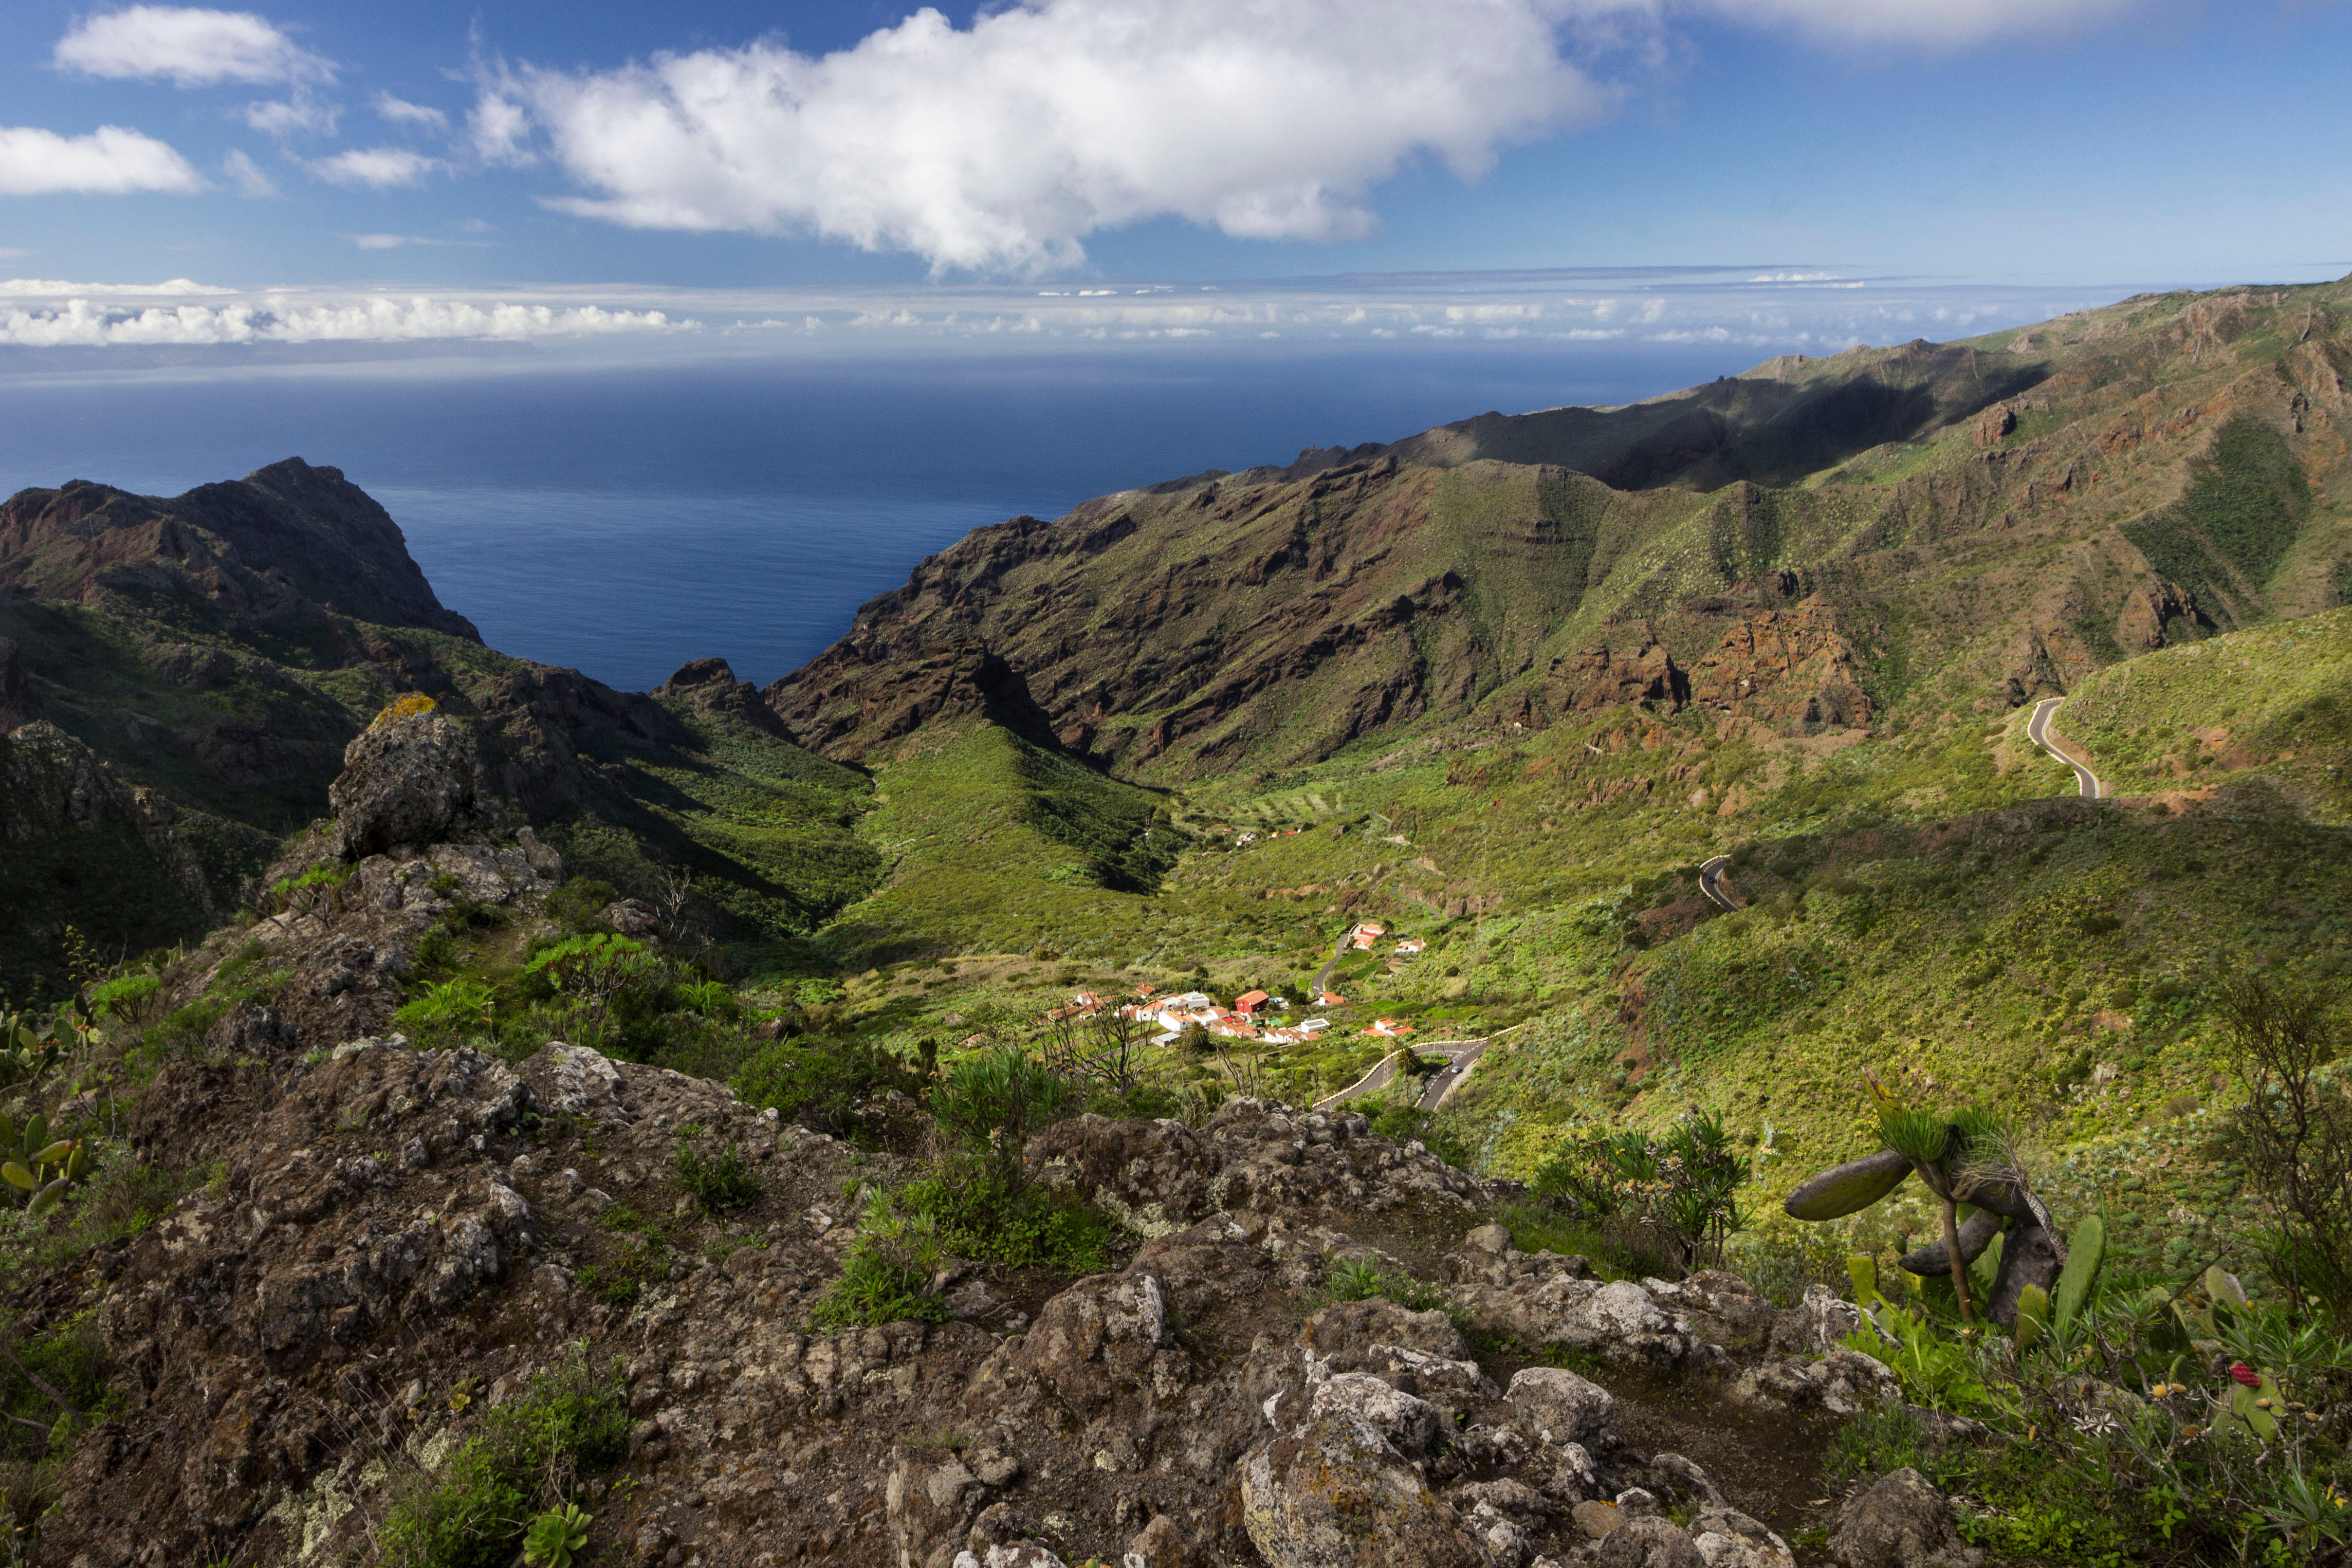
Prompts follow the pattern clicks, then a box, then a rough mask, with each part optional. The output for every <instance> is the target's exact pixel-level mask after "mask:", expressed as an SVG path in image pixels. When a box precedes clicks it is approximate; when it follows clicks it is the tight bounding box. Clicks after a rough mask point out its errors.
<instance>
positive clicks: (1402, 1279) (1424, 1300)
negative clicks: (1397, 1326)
mask: <svg viewBox="0 0 2352 1568" xmlns="http://www.w3.org/2000/svg"><path fill="white" fill-rule="evenodd" d="M1374 1296H1383V1297H1386V1298H1387V1299H1388V1300H1390V1301H1394V1302H1395V1303H1396V1304H1397V1305H1398V1306H1400V1307H1402V1308H1404V1309H1405V1310H1406V1311H1407V1312H1451V1311H1452V1309H1451V1308H1449V1307H1448V1306H1447V1305H1446V1301H1445V1287H1444V1286H1443V1285H1436V1284H1432V1283H1431V1282H1430V1281H1427V1280H1423V1279H1421V1278H1419V1277H1417V1276H1415V1275H1412V1274H1409V1273H1406V1272H1404V1271H1403V1270H1396V1269H1384V1268H1382V1267H1381V1265H1380V1264H1379V1263H1377V1262H1375V1261H1374V1260H1371V1259H1369V1258H1353V1259H1341V1260H1339V1261H1337V1262H1335V1263H1333V1264H1332V1265H1331V1270H1330V1272H1329V1273H1328V1274H1327V1275H1326V1276H1325V1277H1324V1281H1323V1299H1324V1300H1326V1301H1370V1300H1371V1299H1372V1298H1373V1297H1374Z"/></svg>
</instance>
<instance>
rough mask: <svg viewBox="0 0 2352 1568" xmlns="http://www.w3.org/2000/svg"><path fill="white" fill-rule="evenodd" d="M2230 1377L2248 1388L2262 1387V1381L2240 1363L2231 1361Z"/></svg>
mask: <svg viewBox="0 0 2352 1568" xmlns="http://www.w3.org/2000/svg"><path fill="white" fill-rule="evenodd" d="M2230 1375H2231V1376H2232V1377H2234V1378H2236V1379H2237V1380H2238V1381H2239V1382H2241V1383H2242V1384H2244V1385H2246V1386H2247V1387H2249V1388H2260V1387H2261V1386H2262V1385H2263V1380H2262V1379H2261V1378H2260V1377H2257V1376H2255V1375H2254V1374H2253V1372H2252V1370H2251V1369H2250V1368H2248V1366H2247V1365H2246V1364H2245V1363H2244V1362H2242V1361H2233V1362H2231V1364H2230Z"/></svg>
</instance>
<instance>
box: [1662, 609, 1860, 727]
mask: <svg viewBox="0 0 2352 1568" xmlns="http://www.w3.org/2000/svg"><path fill="white" fill-rule="evenodd" d="M1690 694H1691V701H1692V702H1694V703H1696V704H1698V705H1699V706H1703V707H1709V708H1713V709H1715V710H1716V711H1717V712H1719V713H1728V714H1738V715H1741V716H1746V717H1748V718H1753V719H1757V720H1759V721H1760V722H1762V723H1764V724H1767V725H1769V726H1771V727H1774V728H1778V729H1781V730H1785V731H1786V732H1787V733H1789V734H1791V735H1817V734H1819V733H1821V732H1822V731H1823V730H1826V729H1843V728H1851V727H1855V726H1858V725H1864V724H1867V723H1869V722H1870V716H1871V715H1872V713H1873V712H1874V711H1875V705H1874V703H1873V702H1872V701H1871V699H1870V695H1869V693H1868V692H1866V691H1864V689H1863V685H1862V681H1861V670H1860V668H1859V665H1858V664H1857V661H1856V659H1855V656H1854V652H1853V645H1852V644H1851V643H1848V642H1847V641H1846V640H1845V638H1844V637H1843V635H1841V634H1840V633H1839V632H1838V629H1837V613H1836V612H1835V611H1834V610H1832V608H1831V607H1830V606H1828V605H1826V604H1821V603H1816V602H1811V601H1808V602H1806V603H1801V604H1799V605H1797V606H1796V607H1795V608H1794V609H1792V610H1786V611H1781V610H1765V611H1759V612H1757V613H1755V614H1753V615H1750V616H1748V617H1747V618H1746V619H1744V620H1742V621H1740V622H1738V623H1737V624H1735V625H1733V626H1731V627H1730V628H1729V629H1728V630H1727V631H1726V632H1724V633H1723V641H1722V643H1720V644H1719V645H1718V646H1717V648H1716V650H1715V651H1714V652H1713V653H1708V654H1706V655H1705V656H1704V657H1702V658H1701V659H1699V660H1698V662H1697V663H1696V664H1694V665H1693V666H1692V667H1691V672H1690Z"/></svg>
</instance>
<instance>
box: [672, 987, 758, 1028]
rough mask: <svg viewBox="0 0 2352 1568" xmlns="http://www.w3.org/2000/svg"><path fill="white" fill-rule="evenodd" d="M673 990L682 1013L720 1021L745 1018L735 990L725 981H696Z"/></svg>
mask: <svg viewBox="0 0 2352 1568" xmlns="http://www.w3.org/2000/svg"><path fill="white" fill-rule="evenodd" d="M673 990H674V991H675V994H676V996H677V1009H678V1011H680V1012H688V1013H695V1014H698V1015H699V1016H701V1017H703V1018H707V1019H739V1018H741V1017H742V1016H743V1004H742V1003H741V1002H740V1000H738V999H737V998H736V996H735V990H734V988H733V987H731V986H730V985H728V983H727V982H726V981H724V980H695V981H692V982H689V983H688V984H685V985H680V986H677V987H675V988H673Z"/></svg>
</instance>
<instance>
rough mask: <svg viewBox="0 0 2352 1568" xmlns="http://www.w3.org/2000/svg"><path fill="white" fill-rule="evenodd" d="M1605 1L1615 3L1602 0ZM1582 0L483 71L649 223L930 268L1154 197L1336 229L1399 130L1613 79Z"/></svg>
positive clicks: (1220, 220)
mask: <svg viewBox="0 0 2352 1568" xmlns="http://www.w3.org/2000/svg"><path fill="white" fill-rule="evenodd" d="M1603 8H1604V9H1609V8H1612V7H1603ZM1590 9H1592V7H1591V6H1590V5H1586V4H1584V3H1583V0H1028V3H1026V4H1024V5H1018V6H1015V7H1012V8H1007V9H1002V10H996V11H992V12H984V13H983V14H982V16H979V17H978V18H977V19H976V20H975V21H974V22H973V23H972V24H971V26H969V27H965V28H959V27H956V26H953V25H952V24H950V22H949V20H948V19H947V18H946V17H945V16H941V15H940V13H939V12H938V11H936V10H931V9H928V8H927V9H924V10H921V11H919V12H917V13H916V14H915V15H914V16H910V17H908V18H907V19H906V20H905V21H904V22H901V23H899V24H898V26H893V27H888V28H885V29H882V30H880V31H877V32H876V33H874V34H872V35H870V36H868V37H866V38H865V39H864V40H863V41H861V42H860V43H858V44H857V45H856V47H852V48H849V49H845V50H842V51H840V52H838V53H835V54H831V55H826V56H824V57H812V56H809V55H804V54H800V53H797V52H795V51H793V50H791V49H789V48H785V47H781V46H779V45H776V44H773V43H768V42H760V43H753V44H750V45H747V46H745V47H741V48H734V49H703V50H698V51H696V52H694V53H691V54H680V55H661V56H656V57H655V58H654V59H653V60H652V61H650V62H649V63H646V64H641V65H632V66H629V67H626V68H621V69H617V70H610V71H588V72H568V71H558V70H545V69H536V68H529V67H525V68H520V69H519V70H514V71H509V72H501V73H500V74H499V76H498V77H497V78H496V79H495V80H493V81H491V82H489V83H488V84H487V85H486V87H485V89H484V92H483V95H482V99H481V101H480V103H479V105H478V108H477V110H476V112H475V115H474V119H473V127H472V129H473V140H474V142H475V145H476V147H477V150H478V152H480V153H481V154H482V155H483V156H484V157H485V158H488V159H499V160H506V161H514V160H517V159H520V157H522V156H525V155H526V151H525V149H526V143H525V140H524V132H525V129H526V120H527V121H528V124H530V125H533V126H535V127H536V129H537V131H539V132H540V133H541V135H543V138H544V146H545V148H546V151H547V153H548V155H549V156H550V157H551V159H552V161H553V162H555V163H556V164H557V165H558V166H559V167H560V168H561V169H562V171H563V172H565V173H566V174H568V175H569V176H570V177H571V178H572V179H573V180H574V181H576V182H578V183H580V184H581V185H583V186H584V187H585V188H586V189H587V190H588V191H589V192H590V194H586V195H582V196H578V197H572V198H567V199H564V200H562V201H561V202H559V203H558V205H559V206H560V207H561V208H562V210H565V211H569V212H572V213H575V214H580V215H583V216H587V217H593V218H601V219H604V220H608V221H610V222H613V223H617V224H624V225H631V226H635V227H641V228H671V229H703V230H709V229H731V230H745V231H750V232H753V233H768V234H787V233H814V234H819V235H827V236H830V237H834V238H838V239H843V240H846V241H849V242H850V243H852V244H855V245H857V246H864V247H866V248H869V249H877V250H882V249H888V250H908V251H913V252H915V253H916V254H918V255H920V256H926V257H928V258H929V260H930V261H931V263H932V265H933V266H934V267H935V268H938V269H948V268H974V269H988V268H1006V269H1013V270H1023V269H1036V268H1041V267H1054V266H1065V265H1069V264H1073V263H1075V262H1076V261H1078V260H1079V259H1081V258H1082V256H1083V251H1082V248H1081V241H1082V240H1083V239H1084V237H1085V236H1086V235H1088V234H1090V233H1093V232H1095V231H1097V230H1100V229H1103V228H1107V227H1112V226H1116V225H1124V224H1131V223H1136V222H1139V221H1143V220H1146V219H1150V218H1156V217H1162V216H1169V215H1173V216H1177V217H1181V218H1184V219H1188V220H1190V221H1192V222H1194V223H1198V224H1202V225H1210V226H1213V227H1216V228H1219V229H1222V230H1223V231H1224V232H1225V233H1227V234H1230V235H1238V236H1245V237H1255V238H1268V239H1318V240H1330V239H1346V238H1353V237H1358V236H1360V235H1366V234H1368V233H1370V232H1371V231H1372V229H1373V228H1374V227H1375V222H1376V221H1375V219H1374V218H1373V216H1372V214H1371V213H1370V211H1369V210H1368V209H1367V208H1366V207H1365V205H1364V204H1363V198H1364V195H1365V193H1367V192H1368V191H1369V190H1370V187H1371V186H1373V185H1375V184H1377V183H1380V182H1381V181H1382V180H1385V179H1387V178H1388V177H1389V176H1391V174H1393V173H1395V172H1397V171H1398V170H1399V169H1400V168H1401V167H1402V166H1403V165H1404V164H1406V163H1408V162H1412V161H1413V160H1415V159H1418V158H1423V157H1427V158H1432V159H1434V160H1436V161H1438V162H1442V163H1444V165H1445V166H1446V167H1448V168H1449V169H1451V170H1453V171H1454V172H1455V173H1457V174H1460V175H1464V176H1475V175H1476V174H1478V173H1479V172H1482V171H1484V170H1485V169H1486V168H1487V167H1488V166H1489V165H1490V164H1491V163H1492V162H1494V159H1495V157H1496V152H1497V150H1498V149H1499V148H1500V147H1502V146H1504V145H1506V144H1507V143H1509V142H1512V141H1519V140H1524V139H1528V138H1532V137H1535V136H1539V135H1542V134H1544V133H1546V132H1549V131H1553V130H1556V129H1559V128H1560V127H1562V126H1566V125H1570V124H1575V123H1578V122H1580V121H1590V120H1593V119H1596V118H1598V117H1599V116H1600V115H1601V113H1603V112H1604V111H1605V110H1607V108H1608V107H1609V105H1610V103H1611V101H1612V95H1611V93H1610V92H1609V90H1608V89H1605V88H1603V87H1601V86H1600V85H1598V84H1596V83H1595V81H1594V80H1593V79H1592V78H1591V77H1589V76H1588V75H1586V74H1585V72H1584V71H1583V70H1581V69H1580V68H1579V67H1578V66H1576V65H1575V64H1572V63H1571V62H1570V60H1568V59H1567V58H1565V57H1563V55H1562V53H1561V47H1560V38H1559V34H1558V32H1557V31H1556V29H1557V26H1558V25H1559V23H1560V22H1561V21H1563V20H1565V19H1566V18H1567V17H1568V16H1570V14H1571V13H1576V12H1582V11H1586V10H1590Z"/></svg>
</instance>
